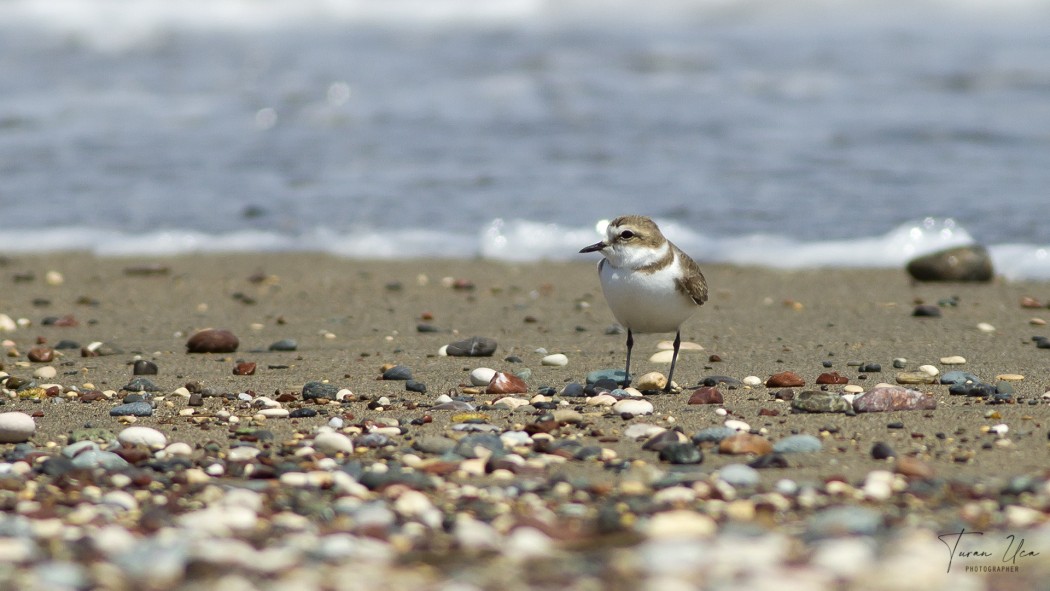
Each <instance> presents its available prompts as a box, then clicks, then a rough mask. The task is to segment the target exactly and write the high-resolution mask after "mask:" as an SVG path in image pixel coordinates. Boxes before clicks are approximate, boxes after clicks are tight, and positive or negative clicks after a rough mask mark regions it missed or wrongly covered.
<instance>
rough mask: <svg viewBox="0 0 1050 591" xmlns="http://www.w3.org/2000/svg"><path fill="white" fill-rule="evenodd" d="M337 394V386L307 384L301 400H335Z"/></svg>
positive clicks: (322, 383)
mask: <svg viewBox="0 0 1050 591" xmlns="http://www.w3.org/2000/svg"><path fill="white" fill-rule="evenodd" d="M338 393H339V387H338V386H336V385H334V384H326V383H324V382H307V383H306V384H305V385H303V391H302V395H303V400H318V399H326V400H336V399H337V394H338Z"/></svg>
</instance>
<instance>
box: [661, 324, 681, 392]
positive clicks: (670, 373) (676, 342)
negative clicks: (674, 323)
mask: <svg viewBox="0 0 1050 591" xmlns="http://www.w3.org/2000/svg"><path fill="white" fill-rule="evenodd" d="M681 346H682V331H680V330H679V331H677V332H675V333H674V355H671V369H670V370H669V371H668V372H667V385H666V386H664V392H670V391H671V378H673V377H674V364H675V363H678V348H679V347H681Z"/></svg>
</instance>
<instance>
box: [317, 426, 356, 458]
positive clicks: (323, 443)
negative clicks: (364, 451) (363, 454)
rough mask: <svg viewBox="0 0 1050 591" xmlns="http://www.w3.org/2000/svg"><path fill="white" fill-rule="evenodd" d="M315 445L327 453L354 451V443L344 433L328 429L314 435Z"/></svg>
mask: <svg viewBox="0 0 1050 591" xmlns="http://www.w3.org/2000/svg"><path fill="white" fill-rule="evenodd" d="M314 447H315V448H317V449H318V450H320V451H322V452H325V453H338V452H344V453H351V452H352V451H354V443H353V442H352V441H350V438H349V437H347V436H346V435H343V434H342V433H336V432H334V431H327V432H323V433H318V434H317V436H316V437H314Z"/></svg>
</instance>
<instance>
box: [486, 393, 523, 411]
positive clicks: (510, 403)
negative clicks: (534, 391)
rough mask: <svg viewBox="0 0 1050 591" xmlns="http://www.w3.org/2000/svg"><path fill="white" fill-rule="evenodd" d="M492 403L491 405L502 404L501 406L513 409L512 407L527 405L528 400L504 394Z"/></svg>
mask: <svg viewBox="0 0 1050 591" xmlns="http://www.w3.org/2000/svg"><path fill="white" fill-rule="evenodd" d="M492 404H493V406H502V407H506V408H509V409H510V410H514V409H516V408H518V407H519V406H526V405H528V404H529V401H528V400H525V399H524V398H515V397H514V396H504V397H503V398H500V399H499V400H497V401H495V402H493V403H492Z"/></svg>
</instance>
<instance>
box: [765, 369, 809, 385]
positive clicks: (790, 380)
mask: <svg viewBox="0 0 1050 591" xmlns="http://www.w3.org/2000/svg"><path fill="white" fill-rule="evenodd" d="M805 385H806V380H803V379H802V376H800V375H798V374H797V373H795V372H792V371H782V372H780V373H777V374H773V375H771V376H769V379H768V380H766V387H767V388H798V387H800V386H805Z"/></svg>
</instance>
